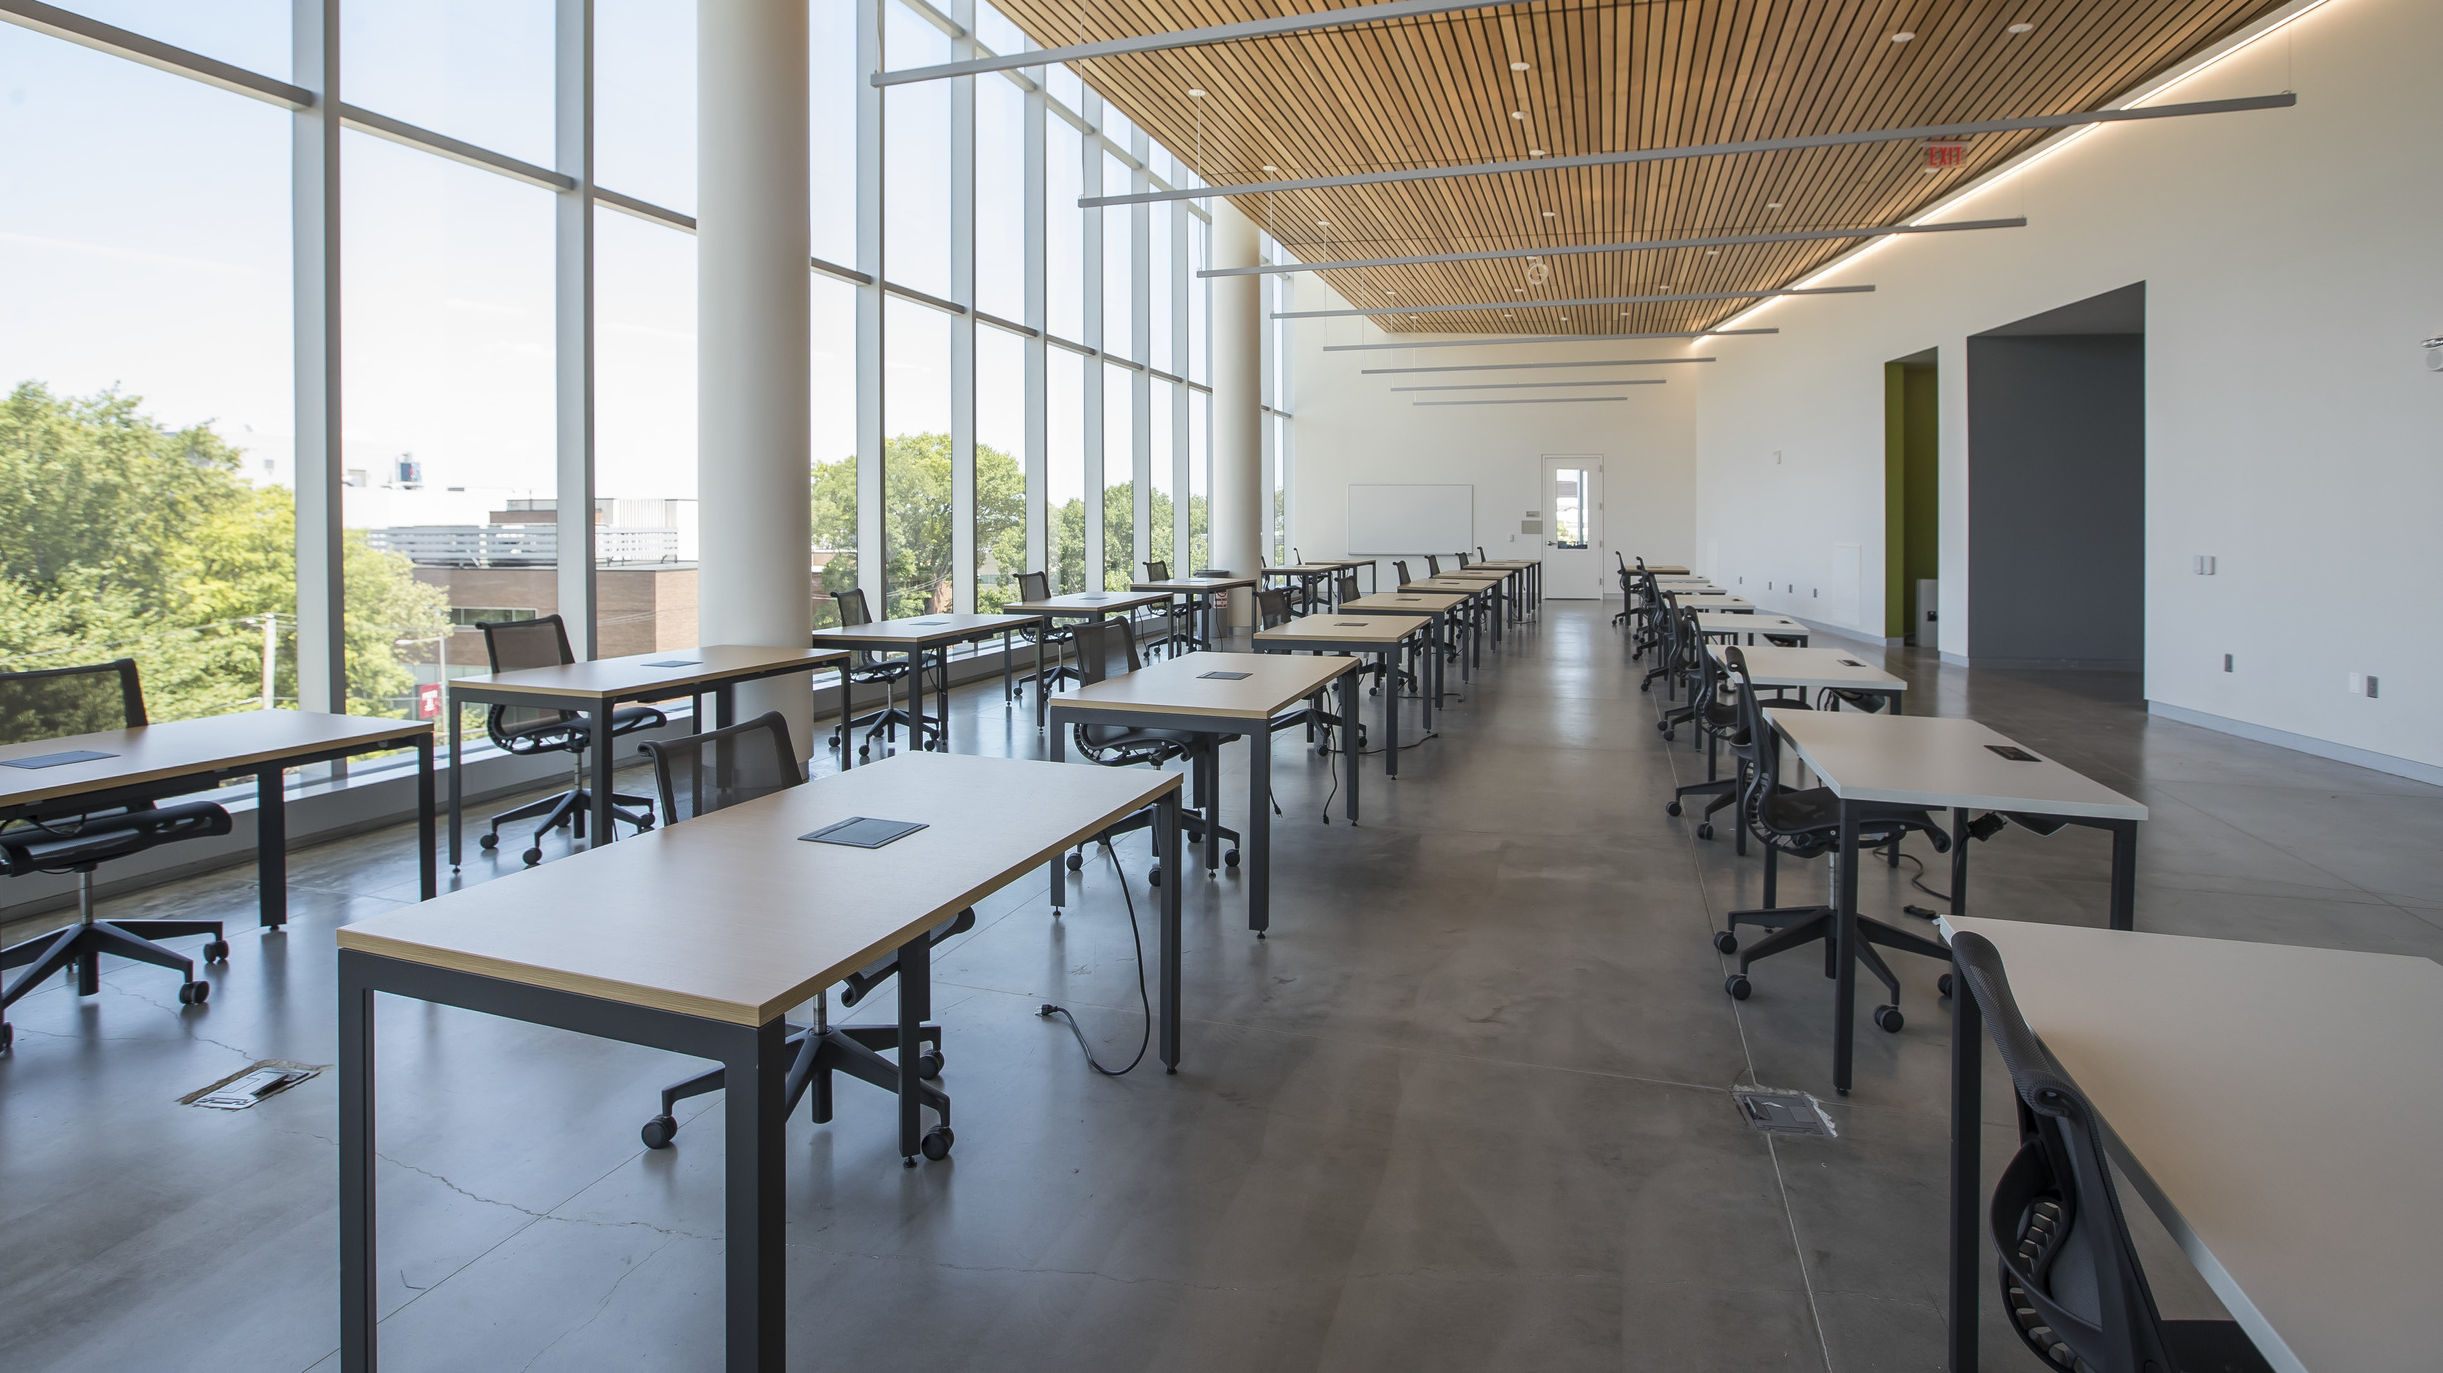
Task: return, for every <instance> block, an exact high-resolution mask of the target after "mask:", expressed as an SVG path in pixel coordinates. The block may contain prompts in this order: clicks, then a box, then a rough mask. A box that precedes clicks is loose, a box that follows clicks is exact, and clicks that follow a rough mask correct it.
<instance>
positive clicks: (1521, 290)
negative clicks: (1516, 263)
mask: <svg viewBox="0 0 2443 1373" xmlns="http://www.w3.org/2000/svg"><path fill="white" fill-rule="evenodd" d="M1510 290H1511V291H1512V292H1513V293H1515V294H1517V295H1522V296H1523V295H1525V294H1527V288H1526V287H1524V286H1513V287H1511V288H1510Z"/></svg>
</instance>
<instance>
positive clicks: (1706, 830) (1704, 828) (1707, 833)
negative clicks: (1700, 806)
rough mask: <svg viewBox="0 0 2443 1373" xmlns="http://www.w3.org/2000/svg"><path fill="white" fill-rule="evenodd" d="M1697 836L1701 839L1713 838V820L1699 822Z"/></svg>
mask: <svg viewBox="0 0 2443 1373" xmlns="http://www.w3.org/2000/svg"><path fill="white" fill-rule="evenodd" d="M1697 838H1699V839H1711V838H1713V821H1711V820H1706V821H1701V822H1699V823H1698V825H1697Z"/></svg>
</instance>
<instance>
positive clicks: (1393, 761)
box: [1255, 610, 1434, 777]
mask: <svg viewBox="0 0 2443 1373" xmlns="http://www.w3.org/2000/svg"><path fill="white" fill-rule="evenodd" d="M1431 628H1432V625H1431V623H1430V622H1429V621H1426V620H1423V619H1420V618H1418V617H1417V616H1414V615H1367V616H1353V615H1351V614H1349V613H1348V612H1346V611H1337V610H1335V611H1325V612H1324V613H1322V614H1319V615H1301V616H1299V617H1298V618H1296V619H1294V620H1291V621H1290V622H1289V623H1288V624H1285V625H1275V626H1274V627H1272V628H1271V629H1266V630H1259V631H1257V633H1256V636H1255V651H1256V652H1258V653H1297V652H1308V653H1347V654H1362V653H1371V654H1373V655H1374V659H1375V661H1376V662H1379V663H1381V664H1382V665H1383V685H1382V696H1383V775H1384V776H1385V777H1397V776H1399V775H1400V705H1399V702H1400V657H1401V654H1402V652H1403V650H1406V649H1411V648H1414V647H1416V642H1415V641H1417V640H1420V639H1422V638H1424V637H1425V633H1426V631H1427V630H1429V629H1431ZM1419 670H1420V671H1422V670H1423V669H1422V665H1420V669H1419ZM1420 694H1422V695H1423V698H1424V703H1425V712H1424V713H1425V719H1424V723H1423V725H1422V728H1424V729H1426V730H1429V731H1430V730H1431V729H1432V728H1433V727H1434V703H1433V697H1432V695H1431V694H1430V693H1420ZM1345 723H1347V724H1348V725H1350V727H1351V728H1350V731H1349V732H1350V736H1351V737H1350V739H1349V742H1350V744H1352V745H1354V744H1355V743H1356V742H1357V741H1356V737H1355V736H1356V729H1355V725H1356V717H1355V716H1350V717H1349V718H1348V720H1347V721H1346V722H1345Z"/></svg>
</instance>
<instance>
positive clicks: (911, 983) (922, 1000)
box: [899, 930, 933, 1168]
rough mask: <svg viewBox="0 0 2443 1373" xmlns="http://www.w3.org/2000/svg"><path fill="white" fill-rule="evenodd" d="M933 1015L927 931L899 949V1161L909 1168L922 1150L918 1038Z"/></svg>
mask: <svg viewBox="0 0 2443 1373" xmlns="http://www.w3.org/2000/svg"><path fill="white" fill-rule="evenodd" d="M932 1013H933V935H932V932H931V931H930V930H926V931H921V932H919V933H918V934H917V936H916V937H915V938H914V939H911V940H909V941H908V942H907V943H905V944H903V945H901V946H900V947H899V1162H900V1164H901V1166H903V1167H908V1168H913V1167H915V1166H916V1153H917V1151H918V1150H919V1149H921V1148H923V1147H924V1146H923V1143H922V1140H923V1138H924V1130H925V1104H924V1098H923V1097H922V1096H920V1095H918V1093H917V1086H916V1084H918V1083H919V1082H922V1081H923V1080H924V1078H923V1075H922V1071H923V1070H922V1065H921V1063H920V1062H919V1059H920V1058H921V1057H922V1055H923V1052H924V1042H923V1040H922V1039H921V1038H920V1037H919V1036H921V1035H922V1034H923V1032H924V1023H925V1021H926V1019H927V1018H928V1017H930V1016H931V1015H932Z"/></svg>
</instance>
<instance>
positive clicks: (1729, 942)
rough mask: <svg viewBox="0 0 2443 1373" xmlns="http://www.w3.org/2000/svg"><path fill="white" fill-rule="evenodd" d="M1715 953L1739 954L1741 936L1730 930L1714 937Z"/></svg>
mask: <svg viewBox="0 0 2443 1373" xmlns="http://www.w3.org/2000/svg"><path fill="white" fill-rule="evenodd" d="M1713 951H1714V952H1715V953H1737V952H1739V936H1737V935H1735V934H1732V933H1731V932H1730V931H1728V930H1723V931H1721V932H1720V933H1718V934H1716V935H1715V936H1714V937H1713Z"/></svg>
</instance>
